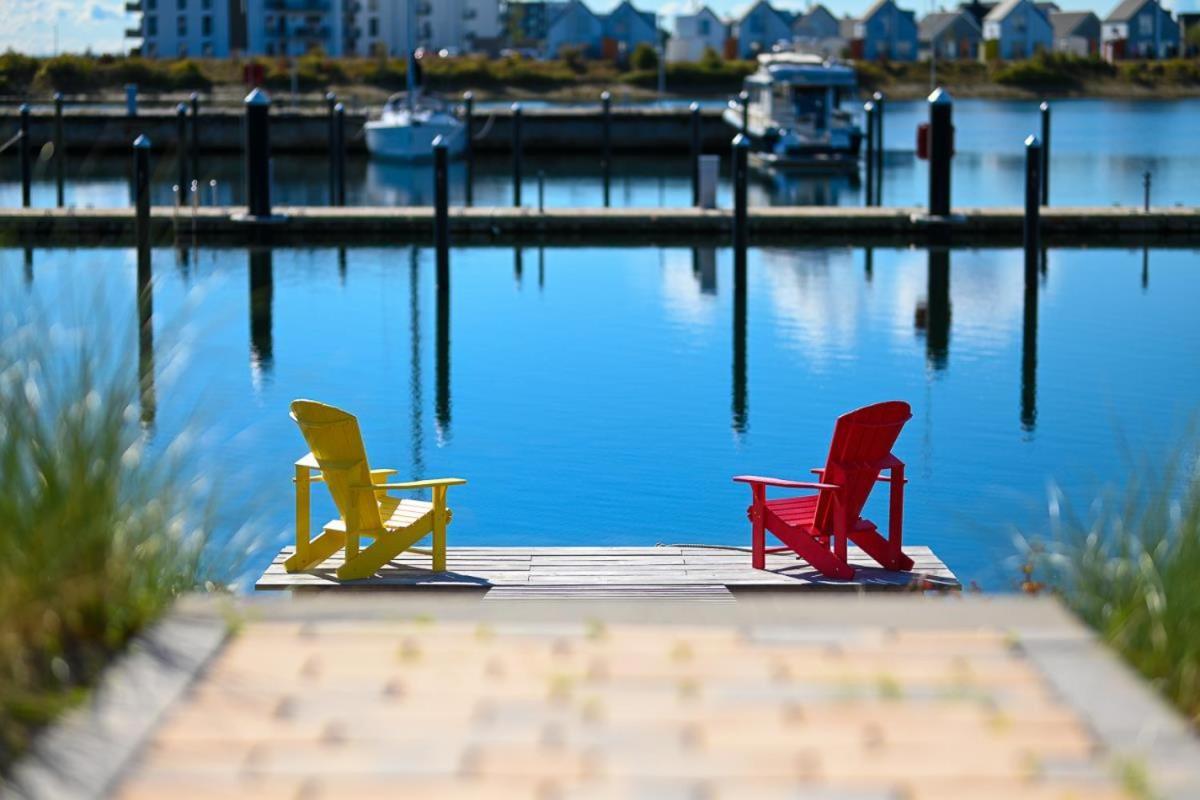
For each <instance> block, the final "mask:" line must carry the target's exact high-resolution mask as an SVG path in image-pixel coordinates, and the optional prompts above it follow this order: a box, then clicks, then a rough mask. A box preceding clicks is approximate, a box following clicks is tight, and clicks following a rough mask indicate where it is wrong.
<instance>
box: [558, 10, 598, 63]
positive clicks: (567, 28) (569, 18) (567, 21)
mask: <svg viewBox="0 0 1200 800" xmlns="http://www.w3.org/2000/svg"><path fill="white" fill-rule="evenodd" d="M603 47H604V20H602V19H601V18H600V17H599V16H597V15H596V14H595V13H594V12H593V11H592V10H591V9H590V8H588V7H587V6H586V5H585V4H584V3H583V2H582V1H581V0H570V2H569V3H567V4H566V5H565V6H563V8H562V10H560V11H559V12H558V14H556V15H555V16H554V18H553V19H552V20H550V25H549V27H547V28H546V43H545V46H544V52H545V55H546V57H547V58H557V57H558V56H559V54H561V53H562V51H563V50H564V49H573V48H577V49H579V50H581V51H582V52H583V54H584V55H585V56H586V57H588V58H599V57H600V56H601V54H602V52H603Z"/></svg>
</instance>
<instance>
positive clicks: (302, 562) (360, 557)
mask: <svg viewBox="0 0 1200 800" xmlns="http://www.w3.org/2000/svg"><path fill="white" fill-rule="evenodd" d="M291 417H292V419H294V420H295V421H296V424H297V425H298V426H300V433H301V434H303V435H304V440H305V441H306V442H307V443H308V446H309V449H310V450H311V451H312V452H310V453H308V455H306V456H304V457H303V458H301V459H300V460H299V461H297V462H296V478H295V481H296V553H295V554H294V555H292V556H291V557H289V558H288V559H287V560H286V561H285V562H284V568H285V569H286V570H287V571H288V572H300V571H302V570H306V569H312V568H313V567H315V566H317V565H318V564H320V563H321V562H322V561H324V560H325V559H327V558H329V557H330V556H332V555H333V554H334V553H336V552H337V551H338V550H342V549H344V550H345V553H346V559H345V562H344V563H343V564H342V566H340V567H338V570H337V576H338V578H339V579H340V580H356V579H361V578H369V577H370V576H372V575H374V574H375V573H376V572H377V571H378V570H379V568H380V567H382V566H383V565H384V564H386V563H388V562H389V561H391V560H392V559H393V558H395V557H396V556H397V555H399V554H400V553H402V552H404V551H405V550H414V551H416V552H420V553H428V554H431V555H432V556H433V569H434V570H436V571H444V570H445V569H446V525H448V524H449V522H450V517H451V514H450V509H449V508H447V507H446V491H447V490H448V489H449V487H451V486H456V485H458V484H463V483H466V481H465V480H463V479H462V478H438V479H434V480H426V481H409V482H407V483H388V481H387V479H388V476H389V475H394V474H395V473H396V470H394V469H371V468H370V466H369V465H368V464H367V450H366V448H365V447H364V446H363V440H362V433H360V432H359V429H358V420H357V419H356V418H355V417H354V415H352V414H348V413H347V412H345V411H342V410H341V409H340V408H334V407H333V406H327V405H325V404H324V403H317V402H315V401H312V400H296V401H294V402H293V403H292V413H291ZM314 470H316V471H317V474H316V475H313V471H314ZM320 482H324V483H325V485H326V486H327V487H329V493H330V494H331V495H332V496H333V502H334V503H335V504H336V505H337V509H338V513H339V514H340V515H341V516H340V518H339V519H335V520H333V521H332V522H330V523H328V524H327V525H326V526H325V527H324V529H323V531H322V532H321V535H320V536H318V537H317V538H315V539H310V538H309V488H310V487H309V485H310V483H320ZM425 488H429V489H432V490H433V502H432V503H430V502H425V501H423V500H409V499H401V498H399V497H392V496H390V495H388V493H387V492H388V490H389V489H425ZM431 533H432V534H433V548H432V551H430V550H424V549H421V548H417V547H414V546H413V545H415V544H416V543H417V542H418V541H420V540H421V539H422V538H423V537H425V536H428V535H429V534H431ZM364 536H365V537H369V538H370V539H372V540H373V542H372V543H371V544H370V545H369V546H367V547H365V548H363V549H362V550H360V549H359V540H360V538H361V537H364Z"/></svg>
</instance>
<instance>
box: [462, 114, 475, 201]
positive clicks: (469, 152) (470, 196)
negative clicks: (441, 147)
mask: <svg viewBox="0 0 1200 800" xmlns="http://www.w3.org/2000/svg"><path fill="white" fill-rule="evenodd" d="M463 135H465V136H466V137H467V142H466V149H465V150H464V151H463V160H464V161H465V162H466V164H465V166H466V183H467V185H466V203H467V205H468V206H469V205H472V204H473V203H474V202H475V189H474V183H475V95H474V94H472V93H471V92H463Z"/></svg>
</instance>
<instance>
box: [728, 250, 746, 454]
mask: <svg viewBox="0 0 1200 800" xmlns="http://www.w3.org/2000/svg"><path fill="white" fill-rule="evenodd" d="M746 369H747V366H746V259H745V253H744V252H743V253H741V254H740V257H739V254H738V253H737V251H736V250H735V252H734V260H733V390H732V392H731V395H732V398H731V403H730V405H731V407H732V411H733V430H734V433H736V434H738V435H739V436H740V435H741V434H744V433H745V432H746V429H747V427H748V426H749V409H748V405H749V400H748V398H747V391H746Z"/></svg>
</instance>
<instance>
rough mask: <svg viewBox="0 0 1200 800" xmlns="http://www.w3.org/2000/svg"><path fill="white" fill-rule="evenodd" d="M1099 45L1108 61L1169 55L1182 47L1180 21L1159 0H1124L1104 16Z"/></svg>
mask: <svg viewBox="0 0 1200 800" xmlns="http://www.w3.org/2000/svg"><path fill="white" fill-rule="evenodd" d="M1100 46H1101V48H1102V49H1103V51H1104V57H1105V58H1106V59H1108V60H1109V61H1118V60H1120V59H1123V58H1166V57H1168V56H1172V55H1174V54H1175V53H1176V52H1177V50H1178V47H1179V24H1178V23H1176V22H1175V19H1174V17H1172V16H1171V12H1170V11H1167V10H1166V9H1164V8H1163V7H1162V6H1160V5H1159V4H1158V0H1122V2H1121V4H1120V5H1118V6H1117V7H1116V8H1114V9H1113V10H1112V13H1110V14H1109V15H1108V16H1107V17H1105V18H1104V24H1103V25H1102V26H1101V29H1100Z"/></svg>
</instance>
